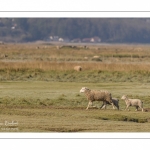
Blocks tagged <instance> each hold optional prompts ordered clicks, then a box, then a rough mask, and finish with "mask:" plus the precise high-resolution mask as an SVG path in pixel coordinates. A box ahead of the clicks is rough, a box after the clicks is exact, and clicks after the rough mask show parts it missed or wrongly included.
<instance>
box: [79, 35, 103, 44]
mask: <svg viewBox="0 0 150 150" xmlns="http://www.w3.org/2000/svg"><path fill="white" fill-rule="evenodd" d="M82 42H86V43H99V42H101V39H100V38H99V37H98V36H94V37H92V38H84V39H82Z"/></svg>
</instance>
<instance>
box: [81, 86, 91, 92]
mask: <svg viewBox="0 0 150 150" xmlns="http://www.w3.org/2000/svg"><path fill="white" fill-rule="evenodd" d="M87 90H90V89H88V88H87V87H82V88H81V90H80V93H84V92H85V91H87Z"/></svg>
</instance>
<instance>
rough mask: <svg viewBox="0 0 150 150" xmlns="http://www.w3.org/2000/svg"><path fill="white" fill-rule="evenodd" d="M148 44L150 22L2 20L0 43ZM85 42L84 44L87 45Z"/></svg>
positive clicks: (149, 40) (104, 19)
mask: <svg viewBox="0 0 150 150" xmlns="http://www.w3.org/2000/svg"><path fill="white" fill-rule="evenodd" d="M92 37H98V38H99V39H100V40H99V41H98V42H109V43H110V42H111V43H149V42H150V19H147V18H0V41H4V42H29V41H37V40H47V41H49V40H54V38H55V40H56V39H57V38H61V39H63V40H62V41H64V40H65V41H74V42H86V40H88V38H92ZM84 40H85V41H84Z"/></svg>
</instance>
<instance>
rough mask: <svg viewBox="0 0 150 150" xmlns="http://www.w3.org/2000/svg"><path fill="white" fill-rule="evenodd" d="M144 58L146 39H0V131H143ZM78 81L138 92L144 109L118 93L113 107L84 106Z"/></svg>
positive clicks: (149, 53) (149, 49)
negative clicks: (59, 42) (67, 42)
mask: <svg viewBox="0 0 150 150" xmlns="http://www.w3.org/2000/svg"><path fill="white" fill-rule="evenodd" d="M95 55H98V56H100V60H101V61H99V60H94V59H93V56H95ZM85 57H86V59H85ZM149 58H150V46H149V45H96V46H94V45H89V46H88V47H87V48H84V46H82V45H78V46H75V47H72V46H71V47H70V46H61V48H59V49H57V46H56V45H52V44H47V43H42V44H4V45H0V132H149V131H150V128H149V123H150V117H149V111H150V102H149V99H150V95H149V89H150V85H149V82H150V77H149V75H150V69H149V68H150V61H149V60H150V59H149ZM75 65H81V66H82V68H83V71H81V72H76V71H74V70H73V68H74V66H75ZM83 86H86V87H89V88H91V89H106V90H109V91H110V92H111V93H112V96H113V97H116V98H119V99H120V97H121V96H122V95H123V94H128V96H129V97H130V98H135V97H136V98H139V99H141V100H142V101H143V102H144V108H145V112H143V113H142V112H141V110H139V111H137V112H135V108H133V107H131V110H130V111H125V110H124V108H125V102H124V101H123V100H121V99H120V101H119V104H120V110H119V111H117V110H112V106H108V107H107V110H99V109H98V107H100V106H101V103H99V102H95V105H96V106H97V108H90V109H89V110H88V111H87V110H85V108H86V107H87V104H88V102H87V100H86V98H85V96H84V94H81V93H79V90H80V89H81V87H83ZM5 122H8V123H10V124H8V126H6V125H5ZM13 122H18V124H17V125H15V124H14V125H12V124H13ZM11 123H12V124H11Z"/></svg>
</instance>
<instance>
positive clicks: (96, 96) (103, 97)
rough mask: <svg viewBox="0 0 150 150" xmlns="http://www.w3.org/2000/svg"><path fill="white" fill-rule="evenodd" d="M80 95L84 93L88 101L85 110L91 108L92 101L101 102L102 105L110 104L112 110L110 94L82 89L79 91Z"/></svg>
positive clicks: (104, 91)
mask: <svg viewBox="0 0 150 150" xmlns="http://www.w3.org/2000/svg"><path fill="white" fill-rule="evenodd" d="M80 93H85V96H86V97H87V100H88V101H89V103H88V106H87V108H86V110H87V109H88V108H89V107H90V105H91V106H93V101H103V103H104V104H105V105H106V102H108V103H110V104H112V106H113V109H115V108H114V104H113V102H112V97H111V93H109V92H108V91H106V90H100V91H98V90H90V89H88V88H87V87H82V88H81V90H80ZM105 108H106V107H105Z"/></svg>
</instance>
